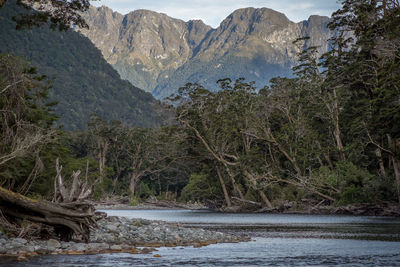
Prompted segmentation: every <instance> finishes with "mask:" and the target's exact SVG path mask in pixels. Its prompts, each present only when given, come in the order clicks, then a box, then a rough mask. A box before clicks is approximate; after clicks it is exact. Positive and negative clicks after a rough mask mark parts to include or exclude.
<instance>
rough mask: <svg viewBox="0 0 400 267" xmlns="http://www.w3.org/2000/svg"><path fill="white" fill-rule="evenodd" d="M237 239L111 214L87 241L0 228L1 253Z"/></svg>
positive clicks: (131, 248)
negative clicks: (18, 234)
mask: <svg viewBox="0 0 400 267" xmlns="http://www.w3.org/2000/svg"><path fill="white" fill-rule="evenodd" d="M239 241H247V239H246V238H240V237H236V236H232V235H228V234H224V233H219V232H213V231H207V230H203V229H198V228H186V227H183V226H180V225H177V224H171V223H166V222H162V221H150V220H144V219H128V218H124V217H114V216H112V217H107V218H104V219H101V220H100V221H98V227H97V228H96V229H93V230H92V231H91V234H90V243H88V244H86V243H76V242H60V241H58V240H54V239H49V240H26V239H23V238H8V237H7V236H6V235H4V234H2V233H1V232H0V257H1V256H6V255H7V256H10V255H15V256H22V257H27V256H35V255H38V254H40V255H43V254H84V253H107V252H127V253H146V252H147V253H148V252H150V251H151V250H148V249H147V250H146V249H145V250H138V249H136V247H137V246H140V247H160V246H179V245H182V246H187V245H193V246H195V247H199V246H204V245H209V244H214V243H228V242H239Z"/></svg>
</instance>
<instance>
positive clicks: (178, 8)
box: [91, 0, 340, 28]
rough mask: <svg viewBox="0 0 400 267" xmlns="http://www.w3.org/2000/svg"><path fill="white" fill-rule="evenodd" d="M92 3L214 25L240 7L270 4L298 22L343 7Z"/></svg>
mask: <svg viewBox="0 0 400 267" xmlns="http://www.w3.org/2000/svg"><path fill="white" fill-rule="evenodd" d="M91 4H92V5H94V6H102V5H104V6H108V7H109V8H111V9H112V10H114V11H117V12H119V13H121V14H127V13H129V12H131V11H134V10H136V9H149V10H152V11H156V12H160V13H165V14H167V15H168V16H170V17H173V18H178V19H182V20H184V21H188V20H191V19H201V20H203V21H204V23H206V24H208V25H210V26H212V27H214V28H216V27H218V26H219V24H220V23H221V22H222V20H223V19H225V18H226V17H227V16H228V15H229V14H231V13H232V12H233V11H234V10H236V9H239V8H245V7H257V8H259V7H268V8H271V9H274V10H276V11H279V12H282V13H284V14H285V15H286V16H287V17H288V18H289V19H290V20H292V21H294V22H299V21H302V20H306V19H308V17H309V16H310V15H321V16H330V15H331V14H332V12H333V11H335V10H337V9H338V8H339V7H340V4H338V3H337V0H100V1H91Z"/></svg>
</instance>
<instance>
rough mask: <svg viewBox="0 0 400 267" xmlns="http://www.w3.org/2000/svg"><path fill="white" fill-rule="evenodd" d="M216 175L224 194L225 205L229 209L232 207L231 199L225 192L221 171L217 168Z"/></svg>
mask: <svg viewBox="0 0 400 267" xmlns="http://www.w3.org/2000/svg"><path fill="white" fill-rule="evenodd" d="M217 174H218V178H219V182H220V184H221V187H222V191H223V192H224V197H225V201H226V205H228V207H231V206H232V203H231V199H230V198H229V195H228V191H227V190H226V186H225V182H224V179H223V178H222V175H221V170H220V169H219V167H217Z"/></svg>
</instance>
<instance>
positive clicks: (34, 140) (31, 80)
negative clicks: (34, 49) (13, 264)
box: [0, 55, 57, 191]
mask: <svg viewBox="0 0 400 267" xmlns="http://www.w3.org/2000/svg"><path fill="white" fill-rule="evenodd" d="M0 88H1V89H0V116H1V117H0V119H1V124H0V134H1V137H2V138H1V143H0V172H1V173H2V175H1V177H2V179H1V180H0V183H1V184H2V185H6V186H7V187H8V188H10V189H16V188H21V187H28V188H29V187H30V186H31V185H32V183H33V182H34V180H35V179H36V178H37V177H38V175H39V174H40V173H41V172H42V171H43V163H42V159H41V157H42V156H43V155H42V152H43V151H44V150H45V149H46V146H48V145H49V144H52V143H54V142H55V138H56V131H55V129H52V128H51V126H52V124H53V122H54V121H55V120H56V118H57V117H56V116H55V115H54V114H53V113H52V111H51V106H52V105H53V103H46V97H47V91H48V89H49V85H48V84H47V83H45V77H44V76H41V75H37V74H36V70H35V69H34V68H32V67H30V66H28V65H27V64H26V63H24V62H23V61H22V60H21V59H18V58H15V57H12V56H10V55H0ZM22 166H25V167H22ZM14 168H17V169H18V168H21V169H22V170H20V171H19V175H18V174H17V173H15V172H13V171H12V170H13V169H14ZM24 169H25V170H24ZM26 169H28V170H29V171H30V173H28V175H27V177H26V179H22V177H24V176H25V175H26V174H25V172H24V171H26ZM20 178H21V179H20ZM27 191H29V190H27Z"/></svg>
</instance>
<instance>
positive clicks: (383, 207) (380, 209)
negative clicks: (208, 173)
mask: <svg viewBox="0 0 400 267" xmlns="http://www.w3.org/2000/svg"><path fill="white" fill-rule="evenodd" d="M253 203H255V202H253ZM93 204H94V205H95V207H96V209H97V210H163V209H184V210H213V211H217V212H224V213H274V214H275V213H278V214H280V213H281V214H305V215H307V214H308V215H355V216H387V217H400V204H398V203H391V202H381V203H356V204H348V205H343V206H334V205H324V203H323V202H320V203H317V204H312V203H296V202H294V201H293V202H284V203H282V204H280V205H277V206H276V207H275V208H272V209H271V208H262V207H260V206H258V205H254V204H252V203H248V205H242V206H239V205H238V206H231V207H222V208H209V207H207V206H205V205H203V204H201V203H186V204H183V203H179V202H175V201H166V200H163V201H152V202H149V201H146V202H141V203H138V204H137V205H134V206H132V205H129V204H127V203H122V202H116V201H110V202H102V203H100V202H97V203H93Z"/></svg>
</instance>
